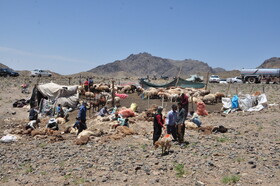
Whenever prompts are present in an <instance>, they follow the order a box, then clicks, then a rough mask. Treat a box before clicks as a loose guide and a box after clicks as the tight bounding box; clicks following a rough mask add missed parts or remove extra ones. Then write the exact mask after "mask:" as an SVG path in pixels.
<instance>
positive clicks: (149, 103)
mask: <svg viewBox="0 0 280 186" xmlns="http://www.w3.org/2000/svg"><path fill="white" fill-rule="evenodd" d="M149 108H150V95H149V94H148V109H149Z"/></svg>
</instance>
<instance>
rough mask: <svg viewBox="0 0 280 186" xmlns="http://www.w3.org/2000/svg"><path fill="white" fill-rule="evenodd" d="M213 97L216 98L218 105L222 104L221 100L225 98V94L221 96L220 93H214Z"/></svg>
mask: <svg viewBox="0 0 280 186" xmlns="http://www.w3.org/2000/svg"><path fill="white" fill-rule="evenodd" d="M215 97H216V99H215V101H216V103H218V102H220V103H221V102H222V98H224V97H226V96H225V94H223V93H221V92H216V93H215Z"/></svg>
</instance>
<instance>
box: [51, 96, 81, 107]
mask: <svg viewBox="0 0 280 186" xmlns="http://www.w3.org/2000/svg"><path fill="white" fill-rule="evenodd" d="M78 102H79V95H78V94H75V95H73V96H70V97H59V98H57V100H56V104H57V105H58V104H61V106H63V107H66V106H69V107H70V108H75V107H76V106H77V104H78Z"/></svg>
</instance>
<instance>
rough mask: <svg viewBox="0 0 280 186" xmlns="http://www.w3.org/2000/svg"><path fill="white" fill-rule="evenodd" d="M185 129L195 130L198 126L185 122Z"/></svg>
mask: <svg viewBox="0 0 280 186" xmlns="http://www.w3.org/2000/svg"><path fill="white" fill-rule="evenodd" d="M186 128H187V129H196V128H198V126H197V125H196V124H195V123H193V122H190V121H187V122H186Z"/></svg>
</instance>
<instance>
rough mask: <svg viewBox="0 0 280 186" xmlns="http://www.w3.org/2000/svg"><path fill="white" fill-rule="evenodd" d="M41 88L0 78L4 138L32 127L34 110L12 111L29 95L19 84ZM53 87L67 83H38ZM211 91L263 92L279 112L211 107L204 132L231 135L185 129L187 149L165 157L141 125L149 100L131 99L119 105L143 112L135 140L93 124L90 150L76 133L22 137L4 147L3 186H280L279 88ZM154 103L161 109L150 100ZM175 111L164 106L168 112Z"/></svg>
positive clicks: (0, 156)
mask: <svg viewBox="0 0 280 186" xmlns="http://www.w3.org/2000/svg"><path fill="white" fill-rule="evenodd" d="M37 81H38V80H37V79H36V78H29V77H24V78H22V77H18V78H1V79H0V137H2V136H4V135H6V134H7V133H9V132H11V131H13V130H15V129H18V128H19V127H21V126H22V125H24V124H26V123H27V121H28V109H29V108H28V107H24V108H13V107H12V103H13V102H15V101H16V100H18V99H28V98H29V97H30V96H31V94H23V93H21V88H20V85H21V84H22V83H25V82H28V83H29V84H30V87H29V90H30V92H31V90H32V88H33V86H34V84H35V83H36V82H37ZM50 81H53V82H55V83H58V84H68V83H69V80H68V79H67V78H44V79H43V78H42V79H41V80H40V83H46V82H50ZM100 81H101V80H100ZM129 81H131V80H129ZM117 82H118V81H117ZM77 83H78V79H75V78H72V79H71V82H70V84H77ZM208 88H209V89H210V90H211V92H216V91H220V92H224V93H226V92H227V93H228V95H231V96H232V95H234V94H236V93H243V94H253V93H254V92H256V91H260V92H263V91H264V93H265V94H266V96H267V99H268V104H274V105H273V106H269V107H268V108H265V109H264V110H262V111H259V112H242V111H237V112H234V113H230V114H228V115H222V114H221V112H220V110H221V107H222V104H216V105H207V107H206V108H207V110H208V111H209V115H208V116H205V117H201V120H202V123H203V126H217V125H223V126H225V127H226V128H228V131H227V132H226V133H223V134H222V133H212V134H203V133H202V132H198V131H197V130H186V132H185V141H186V144H185V145H184V146H182V147H181V146H179V145H176V144H174V145H173V146H172V147H171V152H170V153H169V154H168V155H164V156H162V155H161V150H160V149H157V150H155V149H154V147H153V145H152V131H153V123H152V121H146V120H144V119H143V118H141V112H142V111H144V110H145V109H147V108H148V105H147V104H148V103H147V100H141V99H140V98H139V96H138V95H137V94H136V93H135V94H129V97H128V98H127V99H125V100H121V105H122V106H126V107H129V105H130V104H131V103H132V102H136V103H137V104H138V110H139V111H141V112H140V113H139V115H138V116H136V117H134V118H131V119H130V128H132V129H133V130H134V131H135V132H136V133H135V134H133V135H127V136H125V137H123V138H120V139H115V140H114V139H112V138H108V136H109V135H110V134H111V128H110V125H109V124H108V121H102V120H99V119H98V118H96V117H91V118H90V117H88V119H87V125H88V128H89V129H90V130H94V131H99V135H96V136H93V137H92V138H91V140H90V141H89V142H88V143H87V144H86V145H76V144H74V142H75V140H76V136H75V135H74V134H63V135H62V137H63V139H62V140H59V141H55V142H52V141H51V138H52V137H51V136H43V137H41V138H35V137H32V136H29V135H19V137H20V139H18V141H16V142H12V143H0V165H1V169H0V185H226V184H231V185H265V186H267V185H271V186H276V185H279V183H280V107H279V103H280V101H279V100H280V86H279V85H273V84H269V85H266V84H265V85H264V84H232V85H231V86H230V87H228V85H223V84H209V85H208ZM149 104H150V105H152V104H156V105H161V102H160V100H150V103H149ZM171 104H172V103H166V104H164V106H165V109H164V110H165V112H166V111H168V110H170V106H171ZM190 108H192V106H191V105H190ZM194 108H195V107H194ZM76 115H77V111H76V110H74V111H73V112H71V113H70V117H69V118H70V120H69V121H68V122H67V123H66V124H63V126H60V128H61V131H63V129H64V128H66V127H67V126H72V125H73V124H74V122H75V117H76ZM41 127H44V126H43V125H42V126H41ZM100 131H102V132H100Z"/></svg>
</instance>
